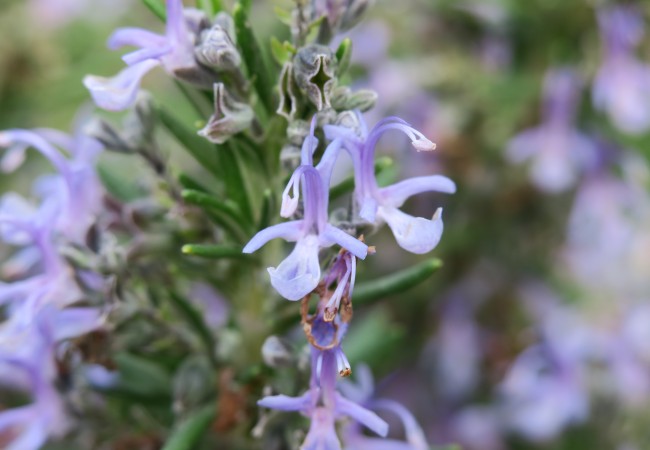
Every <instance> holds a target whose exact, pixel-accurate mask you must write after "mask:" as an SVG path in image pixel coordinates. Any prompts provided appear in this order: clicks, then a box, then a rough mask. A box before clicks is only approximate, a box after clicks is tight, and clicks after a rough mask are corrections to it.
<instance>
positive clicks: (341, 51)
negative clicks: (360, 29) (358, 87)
mask: <svg viewBox="0 0 650 450" xmlns="http://www.w3.org/2000/svg"><path fill="white" fill-rule="evenodd" d="M336 59H337V61H338V63H339V64H338V66H337V68H336V76H338V77H341V76H342V75H343V74H345V72H346V70H348V67H350V60H351V59H352V40H351V39H350V38H345V39H343V41H341V43H340V44H339V48H337V49H336Z"/></svg>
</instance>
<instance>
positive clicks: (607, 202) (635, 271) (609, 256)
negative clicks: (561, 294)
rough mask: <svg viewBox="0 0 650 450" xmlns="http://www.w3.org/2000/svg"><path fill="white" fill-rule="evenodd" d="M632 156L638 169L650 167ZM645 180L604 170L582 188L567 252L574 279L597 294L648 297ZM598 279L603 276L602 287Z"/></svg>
mask: <svg viewBox="0 0 650 450" xmlns="http://www.w3.org/2000/svg"><path fill="white" fill-rule="evenodd" d="M632 162H633V163H634V164H635V165H636V166H637V167H636V170H639V169H640V168H644V167H647V166H646V165H645V162H643V161H641V160H635V161H632ZM624 175H625V174H624ZM642 183H643V180H640V184H639V185H637V182H635V181H634V180H633V179H631V177H630V176H629V174H628V176H624V177H623V178H618V177H614V176H611V175H605V174H601V175H597V176H594V177H590V178H589V179H588V180H586V181H585V183H583V185H582V186H581V188H580V190H579V191H578V194H577V196H576V199H575V202H574V206H573V210H572V211H571V215H570V216H569V225H568V230H567V242H566V247H565V250H564V258H565V261H566V262H567V264H568V268H569V270H570V272H571V274H572V275H573V276H574V277H575V280H576V281H577V282H579V283H580V284H581V286H582V287H583V288H584V290H585V291H586V292H589V293H590V295H591V296H592V297H593V298H594V299H596V298H601V299H603V300H605V299H606V301H608V302H610V301H611V299H612V298H614V297H615V298H618V299H620V300H624V301H630V300H631V301H634V300H636V299H639V298H646V297H647V293H648V292H649V291H648V289H650V280H649V279H648V277H647V261H648V260H647V258H648V256H647V255H648V251H649V249H650V233H649V232H648V230H647V223H648V220H650V196H649V195H648V193H647V190H646V188H645V187H644V186H643V184H642ZM612 267H625V271H623V273H621V272H620V271H613V270H612V269H611V268H612ZM593 280H598V285H597V289H594V287H595V286H594V284H593Z"/></svg>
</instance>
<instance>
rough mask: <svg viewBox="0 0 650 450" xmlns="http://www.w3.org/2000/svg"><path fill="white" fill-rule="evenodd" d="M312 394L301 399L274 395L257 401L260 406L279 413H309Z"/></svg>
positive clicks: (308, 392) (307, 394) (308, 393)
mask: <svg viewBox="0 0 650 450" xmlns="http://www.w3.org/2000/svg"><path fill="white" fill-rule="evenodd" d="M311 400H312V397H311V392H310V391H307V393H305V394H303V395H302V396H300V397H289V396H288V395H272V396H269V397H264V398H263V399H261V400H258V401H257V404H258V405H259V406H262V407H264V408H270V409H277V410H279V411H302V412H304V411H307V410H308V409H309V408H310V407H311Z"/></svg>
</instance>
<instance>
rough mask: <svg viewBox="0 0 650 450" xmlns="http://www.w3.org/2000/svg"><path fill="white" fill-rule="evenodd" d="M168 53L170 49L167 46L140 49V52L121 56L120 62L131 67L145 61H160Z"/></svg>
mask: <svg viewBox="0 0 650 450" xmlns="http://www.w3.org/2000/svg"><path fill="white" fill-rule="evenodd" d="M170 51H171V48H170V47H169V46H168V45H164V46H160V47H149V48H142V49H140V50H136V51H134V52H130V53H127V54H126V55H124V56H122V61H124V62H125V63H126V64H127V65H129V66H132V65H135V64H138V63H140V62H142V61H146V60H147V59H160V58H161V57H163V56H164V55H166V54H167V53H169V52H170Z"/></svg>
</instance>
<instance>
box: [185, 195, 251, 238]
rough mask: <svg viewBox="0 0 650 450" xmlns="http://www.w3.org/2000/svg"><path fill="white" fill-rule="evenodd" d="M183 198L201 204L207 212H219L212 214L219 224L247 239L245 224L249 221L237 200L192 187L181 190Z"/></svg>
mask: <svg viewBox="0 0 650 450" xmlns="http://www.w3.org/2000/svg"><path fill="white" fill-rule="evenodd" d="M181 196H182V197H183V199H184V200H185V201H186V202H187V203H189V204H191V205H196V206H200V207H201V208H203V209H204V210H206V212H213V213H217V216H212V218H217V220H219V222H223V223H219V222H218V224H219V225H221V226H223V227H224V229H225V230H226V231H228V232H230V233H231V234H233V237H236V238H239V239H241V240H245V239H246V238H247V234H246V233H245V232H244V228H243V226H244V225H245V224H246V223H247V222H246V221H245V220H244V218H243V216H242V214H241V211H240V209H239V207H238V206H237V204H236V203H235V202H233V201H232V200H225V201H222V200H219V199H218V198H216V197H214V196H212V195H209V194H206V193H204V192H200V191H194V190H191V189H185V190H183V191H182V192H181ZM223 218H227V219H228V221H225V222H224V221H223V220H222V219H223Z"/></svg>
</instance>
